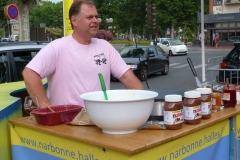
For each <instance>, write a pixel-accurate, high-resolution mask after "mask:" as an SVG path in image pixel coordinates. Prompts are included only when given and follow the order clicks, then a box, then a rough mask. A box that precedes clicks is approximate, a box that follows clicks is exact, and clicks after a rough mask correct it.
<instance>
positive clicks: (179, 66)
mask: <svg viewBox="0 0 240 160" xmlns="http://www.w3.org/2000/svg"><path fill="white" fill-rule="evenodd" d="M179 64H181V63H172V64H170V65H169V67H172V68H184V67H188V66H189V64H182V65H179ZM205 66H208V64H205ZM189 68H190V66H189ZM194 68H195V69H198V68H202V64H199V65H196V66H194ZM218 68H219V65H215V66H209V67H207V69H218Z"/></svg>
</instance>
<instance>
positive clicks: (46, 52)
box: [26, 43, 56, 78]
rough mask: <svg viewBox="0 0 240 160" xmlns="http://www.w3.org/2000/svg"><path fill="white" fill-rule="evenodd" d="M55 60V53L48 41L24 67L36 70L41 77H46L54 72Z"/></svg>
mask: <svg viewBox="0 0 240 160" xmlns="http://www.w3.org/2000/svg"><path fill="white" fill-rule="evenodd" d="M55 62H56V53H55V50H54V48H53V47H52V45H51V43H49V44H48V45H47V46H45V47H44V48H42V49H41V50H40V51H39V52H38V54H37V55H36V56H35V57H34V58H33V59H32V60H31V61H30V62H29V63H28V64H27V66H26V67H27V68H30V69H32V70H34V71H35V72H37V73H38V74H39V75H40V77H41V78H46V77H47V76H49V75H51V74H52V73H54V71H55V68H56V63H55Z"/></svg>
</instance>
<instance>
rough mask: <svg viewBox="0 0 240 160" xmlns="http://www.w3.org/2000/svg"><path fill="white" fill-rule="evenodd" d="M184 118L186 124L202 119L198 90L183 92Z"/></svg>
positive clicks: (197, 122) (196, 122)
mask: <svg viewBox="0 0 240 160" xmlns="http://www.w3.org/2000/svg"><path fill="white" fill-rule="evenodd" d="M184 97H185V98H184V100H183V105H184V119H185V123H186V124H199V123H200V122H201V119H202V114H201V112H202V109H201V100H200V97H201V93H200V92H198V91H187V92H184Z"/></svg>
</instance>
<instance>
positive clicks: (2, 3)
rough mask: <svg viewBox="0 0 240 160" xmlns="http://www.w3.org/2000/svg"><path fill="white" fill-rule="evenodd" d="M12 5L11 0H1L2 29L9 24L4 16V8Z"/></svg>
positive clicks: (0, 23) (0, 24) (0, 22)
mask: <svg viewBox="0 0 240 160" xmlns="http://www.w3.org/2000/svg"><path fill="white" fill-rule="evenodd" d="M8 4H10V1H9V0H0V28H2V27H3V25H5V24H6V23H7V18H6V17H5V14H4V7H5V6H6V5H8Z"/></svg>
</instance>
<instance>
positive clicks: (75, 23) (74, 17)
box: [70, 16, 78, 28]
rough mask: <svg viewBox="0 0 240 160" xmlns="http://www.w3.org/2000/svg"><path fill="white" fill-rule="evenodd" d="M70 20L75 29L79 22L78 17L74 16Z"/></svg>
mask: <svg viewBox="0 0 240 160" xmlns="http://www.w3.org/2000/svg"><path fill="white" fill-rule="evenodd" d="M70 20H71V22H72V25H73V28H74V27H75V26H77V21H78V18H77V16H72V17H71V19H70Z"/></svg>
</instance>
